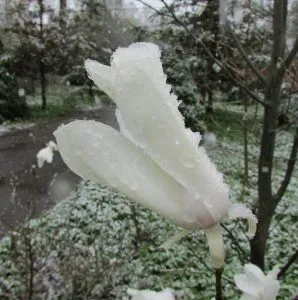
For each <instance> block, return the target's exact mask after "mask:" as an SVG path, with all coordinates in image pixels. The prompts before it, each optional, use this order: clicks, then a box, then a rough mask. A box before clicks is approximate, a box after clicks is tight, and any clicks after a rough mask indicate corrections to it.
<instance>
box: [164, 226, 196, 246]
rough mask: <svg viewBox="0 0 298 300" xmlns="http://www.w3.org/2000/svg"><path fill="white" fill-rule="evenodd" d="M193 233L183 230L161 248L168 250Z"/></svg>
mask: <svg viewBox="0 0 298 300" xmlns="http://www.w3.org/2000/svg"><path fill="white" fill-rule="evenodd" d="M191 232H192V230H181V231H180V232H178V233H177V234H175V235H174V236H172V237H171V238H169V239H168V240H167V241H165V242H164V243H162V244H161V245H160V246H159V248H164V249H168V248H169V247H170V246H171V245H173V244H174V243H176V242H178V241H179V240H181V239H182V238H184V237H185V236H187V235H189V234H190V233H191Z"/></svg>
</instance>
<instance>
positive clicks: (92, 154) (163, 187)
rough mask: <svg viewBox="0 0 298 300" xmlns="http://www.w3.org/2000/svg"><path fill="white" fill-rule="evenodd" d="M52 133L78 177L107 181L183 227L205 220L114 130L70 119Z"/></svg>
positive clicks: (169, 180) (184, 194) (185, 194)
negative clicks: (70, 120) (69, 121)
mask: <svg viewBox="0 0 298 300" xmlns="http://www.w3.org/2000/svg"><path fill="white" fill-rule="evenodd" d="M54 135H55V137H56V139H57V143H58V148H59V151H60V153H61V155H62V158H63V160H64V161H65V163H66V164H67V165H68V167H69V168H70V169H71V170H73V171H74V172H75V173H77V174H78V175H80V176H83V177H87V178H89V179H91V180H93V181H95V182H97V183H102V182H104V183H108V184H109V185H111V186H113V187H115V188H116V189H118V190H119V191H120V192H122V193H123V194H125V195H126V196H128V197H130V198H131V199H133V200H135V201H137V202H139V203H140V204H142V205H144V206H146V207H147V208H149V209H151V210H153V211H155V212H157V213H159V214H160V215H162V216H164V217H165V218H167V219H169V220H170V221H172V222H173V223H176V224H177V225H180V226H181V227H183V228H185V229H197V228H200V227H202V226H203V225H204V224H205V223H206V222H207V221H208V220H207V221H206V219H210V214H209V213H208V211H206V209H205V208H204V206H203V205H202V204H201V203H200V202H196V201H195V199H194V198H193V196H192V195H191V194H190V193H188V191H187V190H186V189H185V188H184V187H183V186H182V185H180V184H179V183H178V182H177V181H175V180H174V179H173V178H172V177H170V176H169V175H168V174H167V173H165V172H164V171H163V170H162V169H161V168H160V167H159V166H158V165H157V164H156V163H155V162H154V161H152V160H151V159H150V157H148V156H147V155H146V154H145V153H144V152H143V151H141V150H140V149H138V148H137V147H136V146H135V145H134V144H133V143H132V142H130V141H129V140H128V139H126V138H125V137H123V136H122V135H121V134H120V133H119V132H118V131H116V130H114V129H113V128H111V127H109V126H107V125H105V124H102V123H99V122H95V121H74V122H71V123H69V124H67V125H65V126H63V127H60V128H59V129H58V130H57V131H56V132H55V133H54ZM89 170H91V171H90V173H89V174H88V172H87V171H89ZM88 175H90V176H88Z"/></svg>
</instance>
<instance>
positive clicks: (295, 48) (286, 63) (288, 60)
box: [279, 37, 298, 77]
mask: <svg viewBox="0 0 298 300" xmlns="http://www.w3.org/2000/svg"><path fill="white" fill-rule="evenodd" d="M297 53H298V37H297V38H296V40H295V43H294V46H293V48H292V50H291V51H290V52H289V54H288V56H287V57H286V58H285V60H284V61H283V63H282V65H281V67H280V69H279V76H281V77H282V76H283V75H284V74H285V72H286V70H287V68H288V67H289V66H290V65H291V63H292V61H293V60H294V58H295V56H296V55H297Z"/></svg>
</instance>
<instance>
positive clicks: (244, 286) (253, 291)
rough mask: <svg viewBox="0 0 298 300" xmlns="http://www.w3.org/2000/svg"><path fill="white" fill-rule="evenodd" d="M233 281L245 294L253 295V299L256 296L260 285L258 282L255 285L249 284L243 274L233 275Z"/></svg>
mask: <svg viewBox="0 0 298 300" xmlns="http://www.w3.org/2000/svg"><path fill="white" fill-rule="evenodd" d="M234 281H235V283H236V286H237V287H238V289H239V290H241V291H242V292H244V294H245V295H246V296H249V297H253V298H254V299H255V298H256V297H258V294H259V288H260V287H261V286H260V284H258V286H257V287H256V286H255V285H254V284H251V282H249V281H248V280H247V277H246V275H245V274H239V275H235V276H234ZM244 299H246V298H244Z"/></svg>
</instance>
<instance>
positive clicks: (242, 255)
mask: <svg viewBox="0 0 298 300" xmlns="http://www.w3.org/2000/svg"><path fill="white" fill-rule="evenodd" d="M221 226H222V227H223V229H224V230H225V231H226V232H227V233H228V236H229V237H230V239H231V240H232V242H233V244H234V245H235V246H236V248H237V249H236V251H237V253H238V254H239V259H240V261H241V262H242V263H245V257H246V252H245V250H244V249H243V248H242V247H241V245H240V244H239V242H238V240H237V238H235V236H234V235H233V233H232V231H231V230H230V229H229V228H228V227H227V226H225V225H224V224H221Z"/></svg>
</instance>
